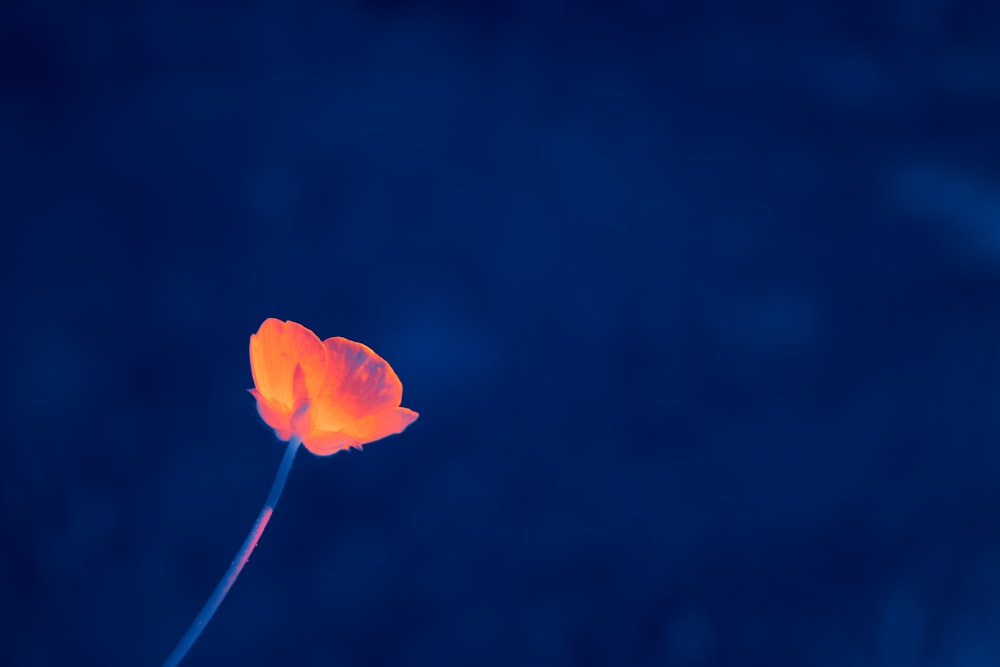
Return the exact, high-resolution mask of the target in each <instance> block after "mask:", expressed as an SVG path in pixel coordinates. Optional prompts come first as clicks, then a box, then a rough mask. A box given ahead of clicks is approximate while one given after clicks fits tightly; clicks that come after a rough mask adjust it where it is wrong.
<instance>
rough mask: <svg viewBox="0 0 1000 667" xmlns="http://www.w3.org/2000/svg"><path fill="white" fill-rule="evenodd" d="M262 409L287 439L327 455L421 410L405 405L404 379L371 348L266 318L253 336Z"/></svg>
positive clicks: (388, 430) (402, 424)
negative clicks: (319, 335)
mask: <svg viewBox="0 0 1000 667" xmlns="http://www.w3.org/2000/svg"><path fill="white" fill-rule="evenodd" d="M250 368H251V371H252V372H253V381H254V385H255V388H254V389H251V390H250V393H251V394H253V396H254V398H256V399H257V411H258V412H260V416H261V419H263V420H264V421H265V422H266V423H267V425H268V426H270V427H271V428H273V429H274V432H275V433H276V434H277V436H278V437H279V438H280V439H282V440H290V439H291V438H292V437H294V436H298V437H299V438H301V440H302V444H303V445H305V447H306V449H308V450H309V451H310V452H312V453H313V454H317V455H320V456H325V455H328V454H333V453H334V452H336V451H339V450H341V449H347V448H348V447H359V448H360V447H361V445H364V444H366V443H369V442H374V441H375V440H380V439H381V438H384V437H386V436H387V435H393V434H394V433H400V432H402V431H403V429H405V428H406V427H407V426H409V425H410V424H411V423H412V422H413V420H415V419H416V418H417V413H416V412H414V411H413V410H409V409H407V408H401V407H399V404H400V402H401V401H402V399H403V384H402V383H401V382H400V381H399V377H397V376H396V373H395V372H394V371H393V370H392V368H391V367H390V366H389V364H388V363H387V362H386V361H385V360H384V359H382V357H380V356H378V355H377V354H375V353H374V352H372V350H371V349H370V348H368V347H367V346H365V345H362V344H361V343H355V342H354V341H350V340H347V339H346V338H340V337H336V338H327V339H326V340H324V341H321V340H320V339H319V338H317V336H316V334H314V333H313V332H312V331H310V330H309V329H307V328H305V327H304V326H302V325H301V324H297V323H296V322H282V321H281V320H276V319H274V318H269V319H267V320H264V323H263V324H261V325H260V329H258V330H257V333H255V334H253V335H252V336H250Z"/></svg>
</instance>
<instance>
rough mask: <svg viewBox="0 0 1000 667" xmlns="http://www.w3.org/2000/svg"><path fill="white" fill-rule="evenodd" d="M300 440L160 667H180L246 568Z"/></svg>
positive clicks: (293, 441) (294, 441)
mask: <svg viewBox="0 0 1000 667" xmlns="http://www.w3.org/2000/svg"><path fill="white" fill-rule="evenodd" d="M301 442H302V441H301V440H300V439H299V438H298V437H297V436H296V437H293V438H292V439H291V440H290V441H289V442H288V449H286V450H285V456H284V458H282V459H281V465H280V466H278V474H276V475H275V476H274V484H272V485H271V492H270V493H268V494H267V500H265V501H264V508H263V509H261V511H260V515H259V516H258V517H257V521H256V522H255V523H254V525H253V528H251V529H250V534H249V535H247V539H246V541H244V542H243V546H242V547H240V550H239V552H238V553H237V554H236V558H234V559H233V562H232V564H231V565H230V566H229V569H228V570H226V573H225V574H224V575H222V581H220V582H219V585H218V586H216V587H215V590H214V591H213V592H212V595H211V597H209V598H208V602H206V603H205V606H204V607H202V608H201V611H200V612H198V616H196V617H195V619H194V622H193V623H191V627H189V628H188V631H187V632H185V633H184V636H183V637H181V640H180V641H179V642H178V643H177V647H176V648H175V649H174V650H173V652H172V653H171V654H170V655H169V656H168V657H167V659H166V660H165V661H164V663H163V667H176V666H177V665H179V664H180V662H181V660H183V659H184V656H185V655H187V652H188V651H190V650H191V647H192V646H193V645H194V643H195V641H197V639H198V636H199V635H200V634H201V631H202V630H204V629H205V626H206V625H208V622H209V621H210V620H211V619H212V615H213V614H215V610H216V609H218V608H219V605H220V604H221V603H222V600H223V598H225V597H226V593H228V592H229V589H230V588H232V587H233V583H234V582H235V581H236V577H238V576H240V572H241V571H242V570H243V566H244V565H246V564H247V561H248V560H249V559H250V553H251V552H252V551H253V550H254V547H256V546H257V542H258V541H259V540H260V536H261V534H262V533H263V532H264V529H265V528H266V527H267V522H268V521H270V520H271V514H272V513H273V512H274V506H275V505H277V504H278V498H280V497H281V491H282V490H283V489H284V488H285V480H287V479H288V471H289V470H291V469H292V461H293V460H294V459H295V452H296V451H298V449H299V445H300V444H301Z"/></svg>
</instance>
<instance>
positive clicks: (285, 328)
mask: <svg viewBox="0 0 1000 667" xmlns="http://www.w3.org/2000/svg"><path fill="white" fill-rule="evenodd" d="M297 365H298V366H301V367H302V379H301V381H300V382H301V384H300V386H299V387H298V388H299V391H300V392H301V391H302V387H303V386H304V388H305V392H306V393H307V394H308V396H310V397H312V396H316V395H318V394H319V393H320V391H321V390H322V389H323V387H324V386H325V385H326V367H327V363H326V348H325V347H324V346H323V343H322V342H321V341H320V339H319V338H318V337H317V336H316V334H314V333H313V332H312V331H310V330H309V329H307V328H305V327H304V326H302V325H301V324H297V323H296V322H282V321H281V320H276V319H274V318H268V319H267V320H264V323H263V324H261V325H260V329H258V330H257V333H256V334H254V335H252V336H250V368H251V370H252V372H253V381H254V385H255V386H256V388H257V392H258V393H257V394H255V396H257V402H258V409H260V401H261V399H262V398H263V399H264V401H265V402H266V403H267V405H268V407H269V408H270V409H271V410H272V411H277V412H281V413H285V414H287V415H288V416H289V419H290V418H291V415H292V413H293V412H294V411H295V408H296V398H297V397H296V395H295V389H296V386H295V368H296V366H297ZM298 398H299V399H300V401H301V399H302V396H299V397H298ZM261 416H262V417H264V414H263V412H262V413H261ZM264 421H267V422H268V424H269V425H270V424H271V422H270V421H268V419H267V418H266V417H264Z"/></svg>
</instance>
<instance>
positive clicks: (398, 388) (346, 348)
mask: <svg viewBox="0 0 1000 667" xmlns="http://www.w3.org/2000/svg"><path fill="white" fill-rule="evenodd" d="M323 346H324V347H325V348H326V351H327V366H326V368H327V375H326V382H327V386H326V390H325V391H323V392H322V393H321V394H320V395H319V396H317V397H316V398H315V400H314V401H313V406H312V410H313V411H314V419H315V421H314V422H313V428H314V429H315V430H317V431H328V432H340V433H351V432H352V430H351V428H350V426H351V425H352V424H353V423H354V422H355V421H357V420H359V419H361V418H363V417H366V416H368V415H370V414H373V413H376V412H379V411H381V410H384V409H386V408H396V407H399V403H400V401H401V400H402V399H403V383H402V382H400V381H399V377H398V376H397V375H396V373H395V371H393V370H392V368H391V367H390V366H389V364H388V363H387V362H386V361H385V359H383V358H382V357H380V356H378V355H377V354H375V353H374V352H373V351H372V350H371V348H369V347H368V346H366V345H362V344H361V343H356V342H354V341H351V340H347V339H346V338H340V337H339V336H338V337H336V338H327V339H326V340H325V341H323Z"/></svg>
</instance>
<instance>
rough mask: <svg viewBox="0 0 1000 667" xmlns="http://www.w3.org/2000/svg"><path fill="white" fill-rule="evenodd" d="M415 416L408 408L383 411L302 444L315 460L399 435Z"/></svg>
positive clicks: (315, 433)
mask: <svg viewBox="0 0 1000 667" xmlns="http://www.w3.org/2000/svg"><path fill="white" fill-rule="evenodd" d="M418 416H419V415H418V414H417V413H416V412H414V411H413V410H409V409H407V408H386V409H384V410H381V411H379V412H375V413H373V414H370V415H368V416H366V417H363V418H361V419H359V420H357V421H355V422H353V423H351V424H350V425H348V426H347V427H346V428H345V430H344V431H313V432H311V433H309V434H308V435H306V436H305V438H304V439H303V440H302V444H303V445H304V446H305V448H306V449H308V450H309V451H310V452H312V453H313V454H316V455H317V456H327V455H329V454H333V453H334V452H338V451H340V450H341V449H347V448H348V447H358V448H360V447H361V445H366V444H368V443H370V442H375V441H376V440H381V439H382V438H384V437H386V436H389V435H394V434H396V433H401V432H402V431H403V429H405V428H406V427H407V426H409V425H410V424H412V423H413V421H414V420H415V419H416V418H417V417H418Z"/></svg>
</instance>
